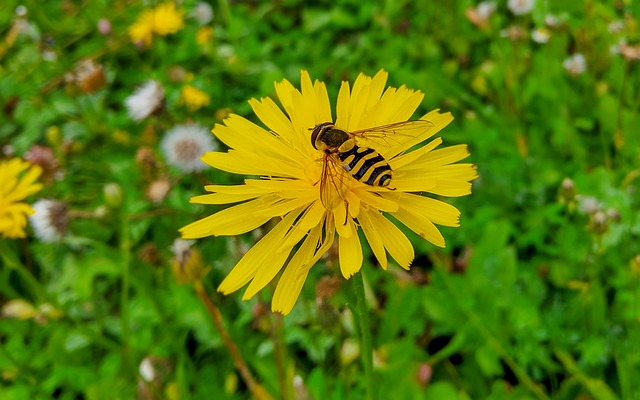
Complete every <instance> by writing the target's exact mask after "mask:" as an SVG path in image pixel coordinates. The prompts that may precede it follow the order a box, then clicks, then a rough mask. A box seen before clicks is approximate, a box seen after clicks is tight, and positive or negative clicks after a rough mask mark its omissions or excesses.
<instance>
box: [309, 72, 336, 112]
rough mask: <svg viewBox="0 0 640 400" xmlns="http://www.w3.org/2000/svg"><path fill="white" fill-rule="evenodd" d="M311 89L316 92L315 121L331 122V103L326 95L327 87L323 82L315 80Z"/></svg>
mask: <svg viewBox="0 0 640 400" xmlns="http://www.w3.org/2000/svg"><path fill="white" fill-rule="evenodd" d="M313 89H314V90H315V92H316V99H318V109H317V110H316V112H317V117H316V120H317V121H322V122H328V121H333V117H332V115H331V102H330V101H329V94H328V93H327V87H326V86H325V84H324V82H320V81H318V80H316V81H315V82H314V84H313Z"/></svg>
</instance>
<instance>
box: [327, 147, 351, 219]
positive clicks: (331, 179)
mask: <svg viewBox="0 0 640 400" xmlns="http://www.w3.org/2000/svg"><path fill="white" fill-rule="evenodd" d="M349 179H350V176H349V173H348V172H347V171H346V170H345V169H344V168H343V167H342V163H341V162H340V160H339V159H338V158H337V155H336V154H335V153H329V154H325V155H324V158H323V162H322V174H321V176H320V201H321V202H322V205H324V207H325V208H326V209H327V210H329V211H333V209H334V208H335V207H336V206H337V205H338V204H339V203H340V202H344V201H345V193H346V192H347V190H348V189H349V184H350V181H349Z"/></svg>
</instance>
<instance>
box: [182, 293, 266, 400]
mask: <svg viewBox="0 0 640 400" xmlns="http://www.w3.org/2000/svg"><path fill="white" fill-rule="evenodd" d="M193 287H194V289H195V290H196V293H198V296H199V297H200V300H202V303H204V305H205V307H206V308H207V311H208V312H209V316H210V317H211V320H212V321H213V325H214V326H215V327H216V329H217V330H218V332H219V333H220V336H221V337H222V341H223V342H224V345H225V347H226V348H227V350H228V351H229V353H230V354H231V358H232V359H233V364H234V365H235V367H236V369H237V370H238V372H239V373H240V376H241V377H242V380H243V381H244V383H245V385H247V388H249V391H250V392H251V394H252V395H253V397H254V398H256V399H259V400H271V399H272V397H271V395H270V394H269V393H268V392H267V391H266V390H265V389H264V388H263V387H262V385H260V384H259V383H258V382H256V380H255V378H254V377H253V375H251V372H250V371H249V368H248V367H247V364H246V363H245V362H244V360H243V359H242V356H241V355H240V351H239V350H238V346H237V345H236V343H235V342H234V341H233V339H231V336H229V332H227V329H226V328H225V327H224V324H223V323H222V314H221V313H220V310H218V307H216V306H215V304H213V302H212V301H211V299H210V298H209V295H208V294H207V292H206V290H205V289H204V286H202V282H201V281H196V282H194V284H193Z"/></svg>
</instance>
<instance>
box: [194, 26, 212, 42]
mask: <svg viewBox="0 0 640 400" xmlns="http://www.w3.org/2000/svg"><path fill="white" fill-rule="evenodd" d="M211 39H213V28H212V27H210V26H203V27H200V28H199V29H198V32H196V42H197V43H198V44H199V45H201V46H204V45H206V44H209V43H211Z"/></svg>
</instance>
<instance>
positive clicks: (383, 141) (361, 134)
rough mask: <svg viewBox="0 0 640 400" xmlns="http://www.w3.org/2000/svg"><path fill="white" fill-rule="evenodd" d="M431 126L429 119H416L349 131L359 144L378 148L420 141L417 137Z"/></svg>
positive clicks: (422, 134)
mask: <svg viewBox="0 0 640 400" xmlns="http://www.w3.org/2000/svg"><path fill="white" fill-rule="evenodd" d="M433 126H434V124H433V122H431V121H427V120H423V119H417V120H413V121H403V122H396V123H393V124H387V125H380V126H374V127H371V128H367V129H361V130H358V131H354V132H350V133H351V135H353V136H355V137H356V140H357V142H358V145H359V146H363V147H372V148H374V149H380V148H381V147H396V146H403V145H407V144H411V145H413V144H415V143H418V142H420V141H421V140H420V139H418V138H420V137H422V136H424V135H425V134H426V133H427V132H429V130H430V129H431V128H433ZM412 140H415V143H412Z"/></svg>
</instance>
